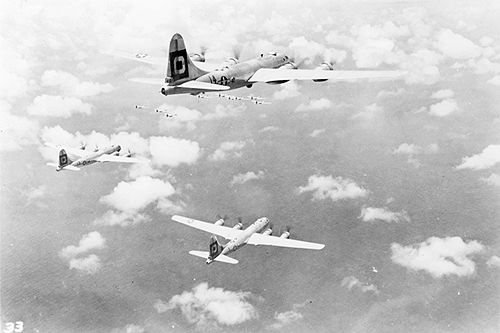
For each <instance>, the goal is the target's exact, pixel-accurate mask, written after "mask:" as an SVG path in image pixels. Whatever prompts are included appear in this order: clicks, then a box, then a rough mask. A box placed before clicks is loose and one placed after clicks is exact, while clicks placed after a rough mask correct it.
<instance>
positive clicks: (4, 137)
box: [0, 80, 40, 151]
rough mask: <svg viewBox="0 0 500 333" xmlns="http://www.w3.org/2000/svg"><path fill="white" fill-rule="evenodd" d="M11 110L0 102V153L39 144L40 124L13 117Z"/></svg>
mask: <svg viewBox="0 0 500 333" xmlns="http://www.w3.org/2000/svg"><path fill="white" fill-rule="evenodd" d="M0 81H1V80H0ZM10 109H11V106H10V105H9V104H7V103H6V102H4V101H0V151H16V150H21V149H22V147H23V146H27V145H33V144H37V143H38V142H39V140H38V133H39V132H40V128H39V126H38V123H37V122H35V121H32V120H29V119H28V118H25V117H19V116H15V115H12V114H11V113H10Z"/></svg>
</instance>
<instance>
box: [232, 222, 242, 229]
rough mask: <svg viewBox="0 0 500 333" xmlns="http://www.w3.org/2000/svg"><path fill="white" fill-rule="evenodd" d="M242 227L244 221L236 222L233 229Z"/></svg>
mask: <svg viewBox="0 0 500 333" xmlns="http://www.w3.org/2000/svg"><path fill="white" fill-rule="evenodd" d="M241 228H243V224H242V223H238V224H236V225H235V226H234V227H233V229H236V230H241Z"/></svg>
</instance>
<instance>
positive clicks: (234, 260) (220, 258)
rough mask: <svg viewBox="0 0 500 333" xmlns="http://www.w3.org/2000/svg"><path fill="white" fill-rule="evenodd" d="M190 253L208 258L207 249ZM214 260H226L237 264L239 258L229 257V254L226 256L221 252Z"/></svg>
mask: <svg viewBox="0 0 500 333" xmlns="http://www.w3.org/2000/svg"><path fill="white" fill-rule="evenodd" d="M189 254H191V255H193V256H197V257H200V258H204V259H208V252H207V251H189ZM214 260H215V261H220V262H225V263H227V264H237V263H238V260H236V259H233V258H231V257H228V256H225V255H223V254H220V255H219V256H217V257H216V258H215V259H214Z"/></svg>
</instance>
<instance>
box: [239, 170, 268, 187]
mask: <svg viewBox="0 0 500 333" xmlns="http://www.w3.org/2000/svg"><path fill="white" fill-rule="evenodd" d="M262 178H264V171H262V170H261V171H259V172H257V173H255V172H251V171H249V172H247V173H240V174H237V175H236V176H234V177H233V180H232V181H231V186H233V185H235V184H244V183H246V182H247V181H249V180H252V179H262Z"/></svg>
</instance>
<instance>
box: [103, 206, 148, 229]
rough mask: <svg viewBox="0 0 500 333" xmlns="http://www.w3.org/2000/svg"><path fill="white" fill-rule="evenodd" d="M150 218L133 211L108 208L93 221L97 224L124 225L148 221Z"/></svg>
mask: <svg viewBox="0 0 500 333" xmlns="http://www.w3.org/2000/svg"><path fill="white" fill-rule="evenodd" d="M149 220H150V218H149V217H148V216H146V215H144V214H140V213H138V212H135V211H125V212H115V211H113V210H108V211H107V212H106V213H105V214H104V215H103V216H102V217H100V218H97V219H96V220H95V221H94V223H95V224H99V225H108V226H113V225H119V226H121V227H126V226H129V225H135V224H138V223H142V222H147V221H149Z"/></svg>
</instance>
